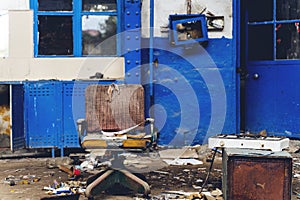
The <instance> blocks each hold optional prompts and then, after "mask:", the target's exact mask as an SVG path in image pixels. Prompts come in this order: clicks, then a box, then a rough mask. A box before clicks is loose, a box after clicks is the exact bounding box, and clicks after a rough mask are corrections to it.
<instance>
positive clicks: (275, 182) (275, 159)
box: [222, 149, 292, 200]
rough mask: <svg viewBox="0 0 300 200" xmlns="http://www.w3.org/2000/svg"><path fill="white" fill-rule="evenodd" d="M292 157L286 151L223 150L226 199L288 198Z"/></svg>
mask: <svg viewBox="0 0 300 200" xmlns="http://www.w3.org/2000/svg"><path fill="white" fill-rule="evenodd" d="M291 180H292V157H291V156H290V154H289V153H287V152H272V151H265V150H253V149H224V150H223V183H222V185H223V192H224V197H225V200H290V199H291Z"/></svg>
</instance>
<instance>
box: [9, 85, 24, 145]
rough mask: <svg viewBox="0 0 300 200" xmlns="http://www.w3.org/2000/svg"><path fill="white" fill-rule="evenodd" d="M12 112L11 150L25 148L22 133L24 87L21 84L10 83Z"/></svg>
mask: <svg viewBox="0 0 300 200" xmlns="http://www.w3.org/2000/svg"><path fill="white" fill-rule="evenodd" d="M10 90H11V102H12V105H11V114H12V123H13V124H12V140H11V142H12V146H11V149H12V150H17V149H21V148H25V134H24V132H25V131H24V88H23V85H11V87H10Z"/></svg>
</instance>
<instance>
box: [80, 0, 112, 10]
mask: <svg viewBox="0 0 300 200" xmlns="http://www.w3.org/2000/svg"><path fill="white" fill-rule="evenodd" d="M82 10H83V11H85V12H116V11H117V1H116V0H83V1H82Z"/></svg>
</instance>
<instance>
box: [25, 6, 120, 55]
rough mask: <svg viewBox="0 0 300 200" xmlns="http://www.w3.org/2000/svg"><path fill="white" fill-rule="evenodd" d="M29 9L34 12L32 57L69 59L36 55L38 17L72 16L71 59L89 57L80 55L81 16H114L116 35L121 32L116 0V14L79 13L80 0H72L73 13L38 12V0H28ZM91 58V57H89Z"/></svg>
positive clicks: (118, 39) (118, 51)
mask: <svg viewBox="0 0 300 200" xmlns="http://www.w3.org/2000/svg"><path fill="white" fill-rule="evenodd" d="M30 8H31V9H33V11H34V17H33V21H34V23H33V24H34V25H33V26H34V28H33V37H34V40H33V41H34V56H35V57H70V56H69V55H60V56H57V55H53V56H52V55H39V54H38V16H43V15H44V16H45V15H47V16H72V18H73V19H72V20H73V27H72V28H73V55H72V56H73V57H85V56H90V55H82V39H81V38H82V34H81V28H82V22H81V17H82V16H83V15H97V16H107V15H111V16H116V17H117V34H119V33H120V32H121V31H122V29H121V28H122V27H121V21H122V20H121V16H122V3H121V0H117V11H116V12H85V11H81V8H82V2H81V0H80V1H78V0H73V11H58V12H56V11H38V0H30ZM116 38H117V54H116V55H115V56H118V55H120V49H121V45H118V44H120V37H118V36H117V37H116ZM92 56H93V57H96V56H97V57H103V56H105V55H103V56H102V55H100V56H99V55H92ZM90 57H91V56H90Z"/></svg>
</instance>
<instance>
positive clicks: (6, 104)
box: [0, 84, 11, 148]
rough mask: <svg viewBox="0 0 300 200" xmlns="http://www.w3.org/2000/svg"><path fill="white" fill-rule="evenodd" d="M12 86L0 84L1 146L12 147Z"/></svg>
mask: <svg viewBox="0 0 300 200" xmlns="http://www.w3.org/2000/svg"><path fill="white" fill-rule="evenodd" d="M10 118H11V117H10V87H9V85H6V84H5V85H4V84H2V85H0V148H9V147H10V136H11V125H10Z"/></svg>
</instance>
